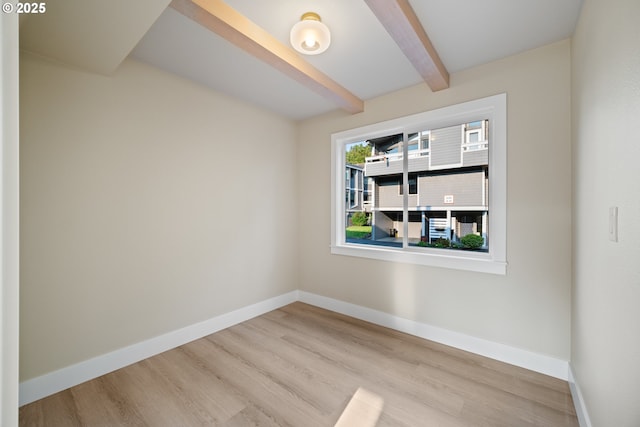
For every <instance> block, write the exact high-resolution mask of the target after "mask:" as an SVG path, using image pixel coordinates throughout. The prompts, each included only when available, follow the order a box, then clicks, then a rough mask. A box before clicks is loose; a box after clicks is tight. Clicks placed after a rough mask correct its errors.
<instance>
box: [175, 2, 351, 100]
mask: <svg viewBox="0 0 640 427" xmlns="http://www.w3.org/2000/svg"><path fill="white" fill-rule="evenodd" d="M170 6H171V7H172V8H174V9H175V10H177V11H178V12H180V13H182V14H183V15H184V16H186V17H188V18H190V19H192V20H193V21H195V22H197V23H198V24H200V25H202V26H203V27H205V28H207V29H209V30H210V31H212V32H214V33H216V34H218V35H219V36H221V37H223V38H224V39H226V40H227V41H229V42H231V43H233V44H234V45H236V46H237V47H239V48H240V49H242V50H244V51H246V52H248V53H249V54H251V55H253V56H254V57H256V58H258V59H260V60H262V61H264V62H266V63H267V64H269V65H271V66H272V67H274V68H276V69H278V70H280V71H281V72H283V73H284V74H286V75H287V76H289V77H291V78H293V79H294V80H297V81H298V82H300V83H302V84H303V85H304V86H306V87H307V88H309V89H311V90H312V91H314V92H316V93H317V94H319V95H321V96H323V97H325V98H327V99H329V100H331V101H333V102H334V103H335V104H337V105H338V106H340V107H341V108H343V109H345V110H346V111H348V112H350V113H361V112H362V111H364V101H362V100H361V99H360V98H358V97H357V96H355V95H354V94H352V93H351V92H349V91H348V90H347V89H345V88H344V87H342V86H340V85H339V84H338V83H336V82H335V81H334V80H332V79H331V78H330V77H329V76H327V75H326V74H324V73H323V72H321V71H320V70H318V69H317V68H315V67H314V66H312V65H311V64H309V63H308V62H307V61H305V60H304V59H303V58H301V57H300V56H299V55H298V54H297V53H296V52H295V51H294V50H293V48H290V47H289V46H287V45H285V44H283V43H281V42H280V41H279V40H277V39H276V38H275V37H273V36H272V35H270V34H269V33H267V32H266V31H265V30H264V29H262V28H261V27H259V26H258V25H256V24H255V23H254V22H252V21H251V20H249V19H248V18H247V17H245V16H244V15H242V14H240V13H239V12H238V11H236V10H235V9H233V8H231V7H230V6H229V5H227V4H226V3H225V2H223V1H222V0H172V2H171V4H170Z"/></svg>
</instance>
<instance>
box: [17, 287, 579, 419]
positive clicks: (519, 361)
mask: <svg viewBox="0 0 640 427" xmlns="http://www.w3.org/2000/svg"><path fill="white" fill-rule="evenodd" d="M295 301H302V302H305V303H307V304H311V305H315V306H317V307H320V308H325V309H327V310H331V311H335V312H338V313H342V314H345V315H348V316H351V317H355V318H357V319H361V320H365V321H368V322H371V323H375V324H377V325H380V326H385V327H388V328H391V329H395V330H398V331H401V332H405V333H408V334H411V335H415V336H418V337H421V338H425V339H428V340H432V341H436V342H439V343H441V344H445V345H449V346H451V347H455V348H459V349H461V350H466V351H470V352H472V353H476V354H479V355H482V356H486V357H489V358H492V359H496V360H500V361H502V362H506V363H509V364H512V365H516V366H520V367H523V368H526V369H530V370H532V371H535V372H540V373H543V374H546V375H550V376H553V377H556V378H560V379H563V380H565V381H566V380H568V375H569V363H568V362H567V361H564V360H560V359H555V358H552V357H548V356H545V355H541V354H537V353H533V352H530V351H527V350H522V349H518V348H515V347H510V346H507V345H504V344H499V343H495V342H492V341H487V340H483V339H481V338H476V337H472V336H469V335H464V334H461V333H458V332H453V331H450V330H447V329H442V328H438V327H435V326H431V325H427V324H424V323H419V322H416V321H413V320H408V319H404V318H401V317H397V316H394V315H391V314H388V313H384V312H381V311H377V310H373V309H370V308H367V307H362V306H359V305H355V304H351V303H347V302H344V301H339V300H336V299H332V298H327V297H324V296H320V295H316V294H312V293H309V292H304V291H292V292H288V293H286V294H283V295H280V296H277V297H273V298H270V299H267V300H265V301H261V302H258V303H256V304H252V305H249V306H247V307H243V308H240V309H238V310H234V311H232V312H229V313H226V314H222V315H220V316H216V317H214V318H212V319H209V320H206V321H204V322H200V323H196V324H194V325H191V326H187V327H185V328H182V329H179V330H177V331H173V332H169V333H167V334H164V335H160V336H158V337H155V338H151V339H148V340H145V341H142V342H139V343H137V344H133V345H130V346H128V347H125V348H121V349H119V350H115V351H112V352H110V353H107V354H104V355H101V356H97V357H94V358H93V359H89V360H86V361H83V362H80V363H77V364H75V365H71V366H68V367H66V368H62V369H60V370H57V371H54V372H50V373H48V374H45V375H42V376H39V377H36V378H33V379H30V380H27V381H24V382H22V383H20V397H19V404H20V406H22V405H26V404H28V403H31V402H34V401H36V400H39V399H42V398H43V397H47V396H50V395H52V394H54V393H57V392H59V391H62V390H66V389H67V388H69V387H73V386H75V385H78V384H81V383H83V382H85V381H89V380H92V379H94V378H97V377H99V376H101V375H104V374H107V373H109V372H113V371H115V370H117V369H120V368H123V367H125V366H128V365H130V364H132V363H136V362H139V361H141V360H143V359H146V358H148V357H151V356H154V355H156V354H159V353H162V352H163V351H167V350H171V349H172V348H175V347H178V346H180V345H183V344H186V343H188V342H191V341H193V340H196V339H199V338H202V337H205V336H207V335H210V334H212V333H215V332H217V331H220V330H222V329H225V328H228V327H230V326H233V325H236V324H238V323H241V322H244V321H246V320H249V319H251V318H253V317H256V316H260V315H261V314H264V313H267V312H269V311H272V310H275V309H278V308H280V307H283V306H285V305H287V304H290V303H292V302H295ZM572 393H573V388H572ZM574 401H576V398H575V397H574ZM584 414H585V415H586V411H585V412H584ZM587 419H588V418H587ZM580 426H581V427H585V426H586V427H591V424H585V425H584V426H583V424H582V423H581V424H580Z"/></svg>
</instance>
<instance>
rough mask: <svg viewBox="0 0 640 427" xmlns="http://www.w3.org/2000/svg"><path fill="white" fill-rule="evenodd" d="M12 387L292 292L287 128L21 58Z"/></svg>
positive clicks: (209, 99)
mask: <svg viewBox="0 0 640 427" xmlns="http://www.w3.org/2000/svg"><path fill="white" fill-rule="evenodd" d="M20 68H21V74H20V79H21V81H20V83H21V85H20V104H21V105H20V114H21V129H20V132H21V147H20V149H21V153H20V154H21V162H20V167H21V177H20V178H21V189H20V190H21V200H20V208H21V229H20V232H21V253H20V255H21V295H20V297H21V306H20V311H21V313H20V314H21V317H20V355H21V360H20V369H21V372H20V376H21V381H24V380H27V379H30V378H33V377H36V376H39V375H42V374H45V373H47V372H50V371H52V370H55V369H58V368H62V367H66V366H68V365H71V364H74V363H77V362H80V361H82V360H85V359H88V358H90V357H93V356H97V355H102V354H104V353H107V352H109V351H113V350H116V349H118V348H121V347H124V346H127V345H130V344H134V343H138V342H140V341H142V340H145V339H148V338H151V337H154V336H157V335H160V334H163V333H166V332H169V331H172V330H175V329H178V328H181V327H185V326H188V325H192V324H194V323H196V322H198V321H202V320H205V319H209V318H211V317H214V316H216V315H219V314H222V313H226V312H228V311H231V310H233V309H236V308H240V307H244V306H247V305H249V304H252V303H254V302H258V301H262V300H265V299H267V298H270V297H273V296H276V295H281V294H283V293H285V292H288V291H291V290H294V289H296V287H297V281H296V278H297V267H296V265H297V263H296V253H297V251H296V247H295V245H296V240H295V232H296V221H297V217H296V215H297V212H296V206H297V200H296V175H295V174H296V169H295V163H296V128H295V124H294V123H293V122H290V121H287V120H284V119H282V118H279V117H278V116H275V115H273V114H270V113H266V112H263V111H261V110H259V109H256V108H254V107H251V106H248V105H246V104H243V103H241V102H239V101H236V100H233V99H230V98H228V97H225V96H222V95H219V94H216V93H213V92H210V91H208V90H206V89H205V88H203V87H201V86H197V85H195V84H192V83H189V82H187V81H185V80H181V79H179V78H177V77H175V76H173V75H170V74H167V73H164V72H161V71H159V70H157V69H154V68H152V67H149V66H147V65H144V64H142V63H139V62H135V61H131V60H127V61H125V62H124V63H123V64H122V65H121V67H120V68H119V69H118V71H117V72H116V73H115V75H114V76H113V77H104V76H98V75H94V74H88V73H85V72H80V71H76V70H72V69H68V68H64V67H61V66H58V65H54V64H52V63H49V62H45V61H43V60H40V59H37V58H35V57H33V56H29V55H26V54H25V55H23V56H22V57H21V63H20Z"/></svg>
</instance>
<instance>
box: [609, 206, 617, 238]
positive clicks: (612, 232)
mask: <svg viewBox="0 0 640 427" xmlns="http://www.w3.org/2000/svg"><path fill="white" fill-rule="evenodd" d="M609 240H611V241H612V242H617V241H618V207H617V206H611V207H610V208H609Z"/></svg>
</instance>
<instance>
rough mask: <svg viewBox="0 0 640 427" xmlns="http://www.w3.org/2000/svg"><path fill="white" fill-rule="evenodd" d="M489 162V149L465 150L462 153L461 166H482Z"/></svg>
mask: <svg viewBox="0 0 640 427" xmlns="http://www.w3.org/2000/svg"><path fill="white" fill-rule="evenodd" d="M488 164H489V150H475V151H466V152H464V153H463V154H462V166H483V165H488Z"/></svg>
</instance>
